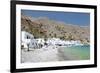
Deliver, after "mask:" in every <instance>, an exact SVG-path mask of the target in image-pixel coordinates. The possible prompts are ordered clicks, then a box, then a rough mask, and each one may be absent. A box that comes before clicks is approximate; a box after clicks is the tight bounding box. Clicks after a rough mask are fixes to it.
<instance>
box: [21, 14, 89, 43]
mask: <svg viewBox="0 0 100 73" xmlns="http://www.w3.org/2000/svg"><path fill="white" fill-rule="evenodd" d="M21 30H22V31H27V32H30V33H31V34H33V35H34V37H36V38H39V37H40V38H52V37H56V38H60V39H62V40H80V41H82V42H83V43H89V42H90V28H89V27H81V26H78V25H72V24H66V23H64V22H59V21H54V20H51V19H49V18H47V17H38V18H32V17H29V16H25V15H21Z"/></svg>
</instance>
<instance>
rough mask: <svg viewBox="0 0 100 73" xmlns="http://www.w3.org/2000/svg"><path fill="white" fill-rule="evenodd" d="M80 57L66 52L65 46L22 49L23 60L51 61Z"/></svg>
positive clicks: (24, 61)
mask: <svg viewBox="0 0 100 73" xmlns="http://www.w3.org/2000/svg"><path fill="white" fill-rule="evenodd" d="M78 59H79V58H78V57H77V56H75V55H73V54H71V53H70V52H67V53H65V52H64V49H63V47H60V46H59V47H57V46H44V47H43V48H41V49H34V50H30V51H27V50H22V51H21V62H22V63H26V62H49V61H50V62H51V61H65V60H66V61H67V60H78Z"/></svg>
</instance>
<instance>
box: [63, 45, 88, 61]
mask: <svg viewBox="0 0 100 73" xmlns="http://www.w3.org/2000/svg"><path fill="white" fill-rule="evenodd" d="M64 52H65V53H69V54H70V55H72V57H73V58H74V59H75V57H76V59H79V60H87V59H90V45H81V46H72V47H66V48H64Z"/></svg>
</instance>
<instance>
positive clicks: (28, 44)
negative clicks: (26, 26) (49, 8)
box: [21, 31, 37, 48]
mask: <svg viewBox="0 0 100 73" xmlns="http://www.w3.org/2000/svg"><path fill="white" fill-rule="evenodd" d="M21 34H22V38H21V42H22V46H23V48H36V46H37V40H35V39H34V36H33V35H32V34H30V33H28V32H26V31H22V32H21Z"/></svg>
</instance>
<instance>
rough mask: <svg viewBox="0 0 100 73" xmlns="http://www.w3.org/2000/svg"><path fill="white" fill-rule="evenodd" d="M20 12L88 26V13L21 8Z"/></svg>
mask: <svg viewBox="0 0 100 73" xmlns="http://www.w3.org/2000/svg"><path fill="white" fill-rule="evenodd" d="M21 13H22V14H24V15H27V16H31V17H35V18H38V17H47V18H49V19H51V20H56V21H61V22H64V23H67V24H73V25H80V26H89V25H90V14H89V13H82V12H81V13H79V12H58V11H57V12H56V11H38V10H21Z"/></svg>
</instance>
